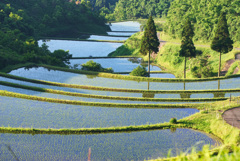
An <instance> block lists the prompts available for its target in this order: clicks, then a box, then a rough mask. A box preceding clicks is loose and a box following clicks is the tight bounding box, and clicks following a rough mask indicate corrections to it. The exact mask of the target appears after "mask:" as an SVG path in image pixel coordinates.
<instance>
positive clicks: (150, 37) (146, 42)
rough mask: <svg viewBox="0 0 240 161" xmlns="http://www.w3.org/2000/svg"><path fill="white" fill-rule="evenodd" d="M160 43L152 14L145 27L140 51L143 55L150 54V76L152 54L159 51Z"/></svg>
mask: <svg viewBox="0 0 240 161" xmlns="http://www.w3.org/2000/svg"><path fill="white" fill-rule="evenodd" d="M159 44H160V43H159V40H158V37H157V31H156V26H155V24H154V21H153V19H152V16H150V17H149V19H148V21H147V25H146V27H145V29H144V35H143V38H142V41H141V48H140V53H141V54H142V55H147V54H148V76H150V54H151V53H152V52H154V53H157V52H158V47H159Z"/></svg>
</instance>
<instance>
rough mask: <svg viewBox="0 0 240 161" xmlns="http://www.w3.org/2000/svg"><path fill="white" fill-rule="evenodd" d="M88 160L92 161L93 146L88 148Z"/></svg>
mask: <svg viewBox="0 0 240 161" xmlns="http://www.w3.org/2000/svg"><path fill="white" fill-rule="evenodd" d="M88 161H91V148H89V149H88Z"/></svg>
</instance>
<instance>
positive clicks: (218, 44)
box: [211, 12, 233, 76]
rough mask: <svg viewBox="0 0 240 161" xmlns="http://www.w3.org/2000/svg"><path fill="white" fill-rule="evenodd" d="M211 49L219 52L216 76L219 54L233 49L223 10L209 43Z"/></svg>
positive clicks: (219, 69)
mask: <svg viewBox="0 0 240 161" xmlns="http://www.w3.org/2000/svg"><path fill="white" fill-rule="evenodd" d="M211 49H213V50H215V51H217V52H219V68H218V76H220V71H221V54H222V53H228V52H230V51H231V50H232V49H233V41H232V40H231V38H230V35H229V31H228V24H227V19H226V13H224V12H222V13H221V15H220V17H219V20H218V24H217V29H216V32H215V36H214V38H213V41H212V44H211Z"/></svg>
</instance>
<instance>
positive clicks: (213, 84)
mask: <svg viewBox="0 0 240 161" xmlns="http://www.w3.org/2000/svg"><path fill="white" fill-rule="evenodd" d="M10 74H12V75H16V76H21V77H26V78H30V79H39V80H46V81H52V82H59V83H67V84H79V85H89V86H101V87H110V88H127V89H148V82H139V81H132V80H121V79H112V78H103V77H97V76H92V75H90V76H88V75H84V74H75V73H69V72H63V71H54V70H50V71H49V70H48V69H46V68H42V67H41V68H31V69H29V70H25V69H24V68H20V69H17V70H14V71H12V72H10ZM239 81H240V78H229V79H226V80H220V81H218V80H215V81H205V82H186V83H185V89H184V83H183V82H177V83H173V82H149V89H150V90H151V89H152V90H153V89H154V90H204V89H206V90H207V89H218V87H219V85H220V88H219V89H235V88H240V83H239Z"/></svg>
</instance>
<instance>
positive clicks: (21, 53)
mask: <svg viewBox="0 0 240 161" xmlns="http://www.w3.org/2000/svg"><path fill="white" fill-rule="evenodd" d="M96 29H97V30H96ZM108 29H109V28H108V27H106V25H105V20H104V18H103V17H101V16H99V15H98V14H97V13H96V12H93V11H91V8H90V7H89V5H88V3H85V4H84V3H82V4H78V5H76V4H75V3H70V2H69V1H66V0H58V1H45V0H39V1H35V0H22V1H15V0H9V1H5V0H4V1H1V2H0V49H1V50H0V69H3V68H4V67H6V66H8V65H16V64H25V63H42V64H50V65H57V66H62V67H64V66H65V67H66V64H69V58H70V57H71V55H70V54H69V53H68V52H65V51H55V52H54V53H51V52H50V51H49V50H48V48H47V46H46V45H45V46H42V47H38V43H37V39H38V37H40V36H68V37H69V36H74V37H75V36H78V35H79V34H78V33H80V32H85V31H86V32H92V31H94V32H98V33H106V30H108Z"/></svg>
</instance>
